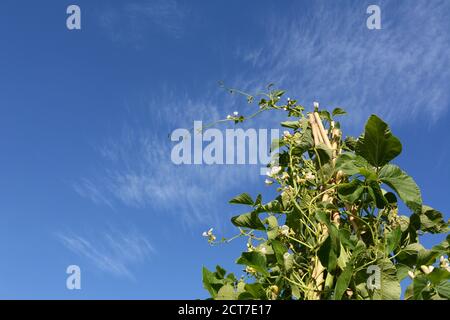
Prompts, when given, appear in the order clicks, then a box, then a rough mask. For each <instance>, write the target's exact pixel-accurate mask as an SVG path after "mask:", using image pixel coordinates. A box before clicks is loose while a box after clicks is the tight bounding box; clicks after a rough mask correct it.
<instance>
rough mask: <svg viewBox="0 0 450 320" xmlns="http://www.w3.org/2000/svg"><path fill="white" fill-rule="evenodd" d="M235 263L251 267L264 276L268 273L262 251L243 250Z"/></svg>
mask: <svg viewBox="0 0 450 320" xmlns="http://www.w3.org/2000/svg"><path fill="white" fill-rule="evenodd" d="M236 263H237V264H242V265H246V266H249V267H252V268H253V269H255V270H256V271H257V272H259V273H261V274H263V275H264V276H268V275H269V272H268V271H267V267H266V256H265V255H263V254H262V253H259V252H255V251H252V252H243V253H242V255H241V256H240V257H239V259H237V260H236Z"/></svg>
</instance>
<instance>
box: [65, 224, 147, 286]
mask: <svg viewBox="0 0 450 320" xmlns="http://www.w3.org/2000/svg"><path fill="white" fill-rule="evenodd" d="M57 237H58V239H59V240H60V241H61V242H62V243H63V245H64V246H65V247H66V248H67V249H69V250H70V251H72V252H74V253H75V254H77V255H78V256H80V257H83V258H85V259H87V260H88V261H89V262H90V263H92V264H93V265H94V266H95V267H97V268H98V269H100V270H101V271H104V272H107V273H110V274H112V275H114V276H124V277H127V278H130V279H134V276H133V273H132V267H133V266H134V265H136V264H139V263H143V262H145V261H146V260H147V259H148V258H149V256H150V255H151V254H153V253H155V250H154V248H153V247H152V245H151V244H150V242H149V241H148V240H147V239H146V238H145V237H144V236H143V235H142V234H140V233H138V232H136V231H132V232H128V233H122V232H119V231H118V230H115V229H111V230H108V231H105V232H103V233H100V234H97V236H95V237H91V240H89V237H86V236H81V235H78V234H74V233H67V234H63V233H58V234H57Z"/></svg>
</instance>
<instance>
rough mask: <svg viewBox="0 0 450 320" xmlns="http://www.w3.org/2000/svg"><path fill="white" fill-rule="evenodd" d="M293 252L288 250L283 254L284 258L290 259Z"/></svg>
mask: <svg viewBox="0 0 450 320" xmlns="http://www.w3.org/2000/svg"><path fill="white" fill-rule="evenodd" d="M290 255H291V254H290V253H289V252H286V253H285V254H283V258H284V259H289V256H290Z"/></svg>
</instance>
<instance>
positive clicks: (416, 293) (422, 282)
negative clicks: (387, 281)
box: [412, 276, 429, 300]
mask: <svg viewBox="0 0 450 320" xmlns="http://www.w3.org/2000/svg"><path fill="white" fill-rule="evenodd" d="M428 290H429V288H428V279H427V278H426V277H424V276H417V277H415V278H414V280H413V283H412V298H413V299H414V300H423V299H424V294H426V292H427V291H428Z"/></svg>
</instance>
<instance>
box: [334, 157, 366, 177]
mask: <svg viewBox="0 0 450 320" xmlns="http://www.w3.org/2000/svg"><path fill="white" fill-rule="evenodd" d="M369 166H370V165H369V163H368V162H367V160H366V159H364V158H363V157H360V156H357V155H355V154H353V153H343V154H341V155H340V156H339V157H338V158H337V159H336V166H335V168H336V171H339V170H341V171H342V172H344V173H345V174H346V175H349V176H352V175H354V174H358V173H360V170H361V168H368V167H369Z"/></svg>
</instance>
